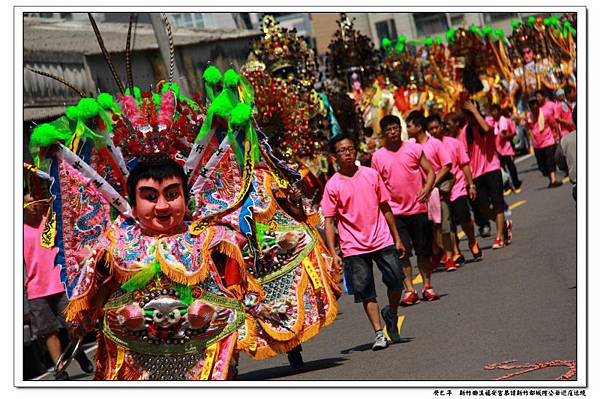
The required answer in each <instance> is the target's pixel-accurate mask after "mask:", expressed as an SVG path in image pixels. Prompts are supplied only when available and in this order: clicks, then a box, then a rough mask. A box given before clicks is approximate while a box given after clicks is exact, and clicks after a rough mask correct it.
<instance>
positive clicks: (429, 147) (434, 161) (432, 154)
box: [417, 136, 452, 174]
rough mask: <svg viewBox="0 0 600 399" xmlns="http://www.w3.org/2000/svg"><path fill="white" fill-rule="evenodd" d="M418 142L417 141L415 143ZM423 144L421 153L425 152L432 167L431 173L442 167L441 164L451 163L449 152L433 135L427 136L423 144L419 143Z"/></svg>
mask: <svg viewBox="0 0 600 399" xmlns="http://www.w3.org/2000/svg"><path fill="white" fill-rule="evenodd" d="M417 144H419V143H417ZM420 145H422V146H423V153H424V154H425V158H427V160H428V161H429V163H430V164H431V167H432V168H433V173H436V174H437V172H439V171H440V169H442V166H444V165H448V164H452V158H450V154H448V151H447V150H446V148H444V146H443V145H442V142H441V141H439V140H438V139H436V138H435V137H433V136H427V141H426V142H425V144H420Z"/></svg>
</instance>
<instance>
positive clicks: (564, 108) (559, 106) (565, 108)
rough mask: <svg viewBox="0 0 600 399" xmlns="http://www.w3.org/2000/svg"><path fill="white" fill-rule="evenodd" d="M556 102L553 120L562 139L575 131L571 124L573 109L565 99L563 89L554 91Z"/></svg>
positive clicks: (573, 125)
mask: <svg viewBox="0 0 600 399" xmlns="http://www.w3.org/2000/svg"><path fill="white" fill-rule="evenodd" d="M554 95H555V97H556V101H555V102H554V119H555V120H556V124H557V125H558V129H559V131H560V138H561V139H562V138H563V137H564V136H566V135H567V134H569V133H571V132H572V131H574V130H575V124H574V123H573V108H572V105H571V104H570V103H569V102H568V101H567V100H566V99H565V91H564V90H563V89H558V90H556V93H555V94H554Z"/></svg>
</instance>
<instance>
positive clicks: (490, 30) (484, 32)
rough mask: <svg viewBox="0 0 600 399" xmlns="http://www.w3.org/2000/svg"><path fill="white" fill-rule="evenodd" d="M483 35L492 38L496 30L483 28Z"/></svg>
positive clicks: (487, 27)
mask: <svg viewBox="0 0 600 399" xmlns="http://www.w3.org/2000/svg"><path fill="white" fill-rule="evenodd" d="M483 34H484V35H486V36H491V35H493V34H494V30H493V29H492V27H491V26H484V27H483Z"/></svg>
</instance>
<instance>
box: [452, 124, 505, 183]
mask: <svg viewBox="0 0 600 399" xmlns="http://www.w3.org/2000/svg"><path fill="white" fill-rule="evenodd" d="M467 127H468V125H465V126H464V127H463V128H462V129H461V130H460V134H459V135H458V139H459V140H460V141H462V142H463V144H464V145H465V147H466V148H467V154H468V155H469V159H470V160H471V172H472V173H473V179H476V178H478V177H479V176H482V175H484V174H486V173H489V172H493V171H495V170H500V159H499V158H498V155H497V153H496V136H495V135H494V133H493V131H492V132H488V133H487V134H480V133H479V125H477V124H474V125H473V143H471V144H470V145H469V143H468V142H467Z"/></svg>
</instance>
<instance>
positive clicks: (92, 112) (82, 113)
mask: <svg viewBox="0 0 600 399" xmlns="http://www.w3.org/2000/svg"><path fill="white" fill-rule="evenodd" d="M77 109H78V110H79V119H83V120H86V119H90V118H93V117H95V116H97V115H98V113H99V112H100V106H99V105H98V103H97V102H96V100H95V99H94V98H82V99H81V100H80V101H79V104H77Z"/></svg>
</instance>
